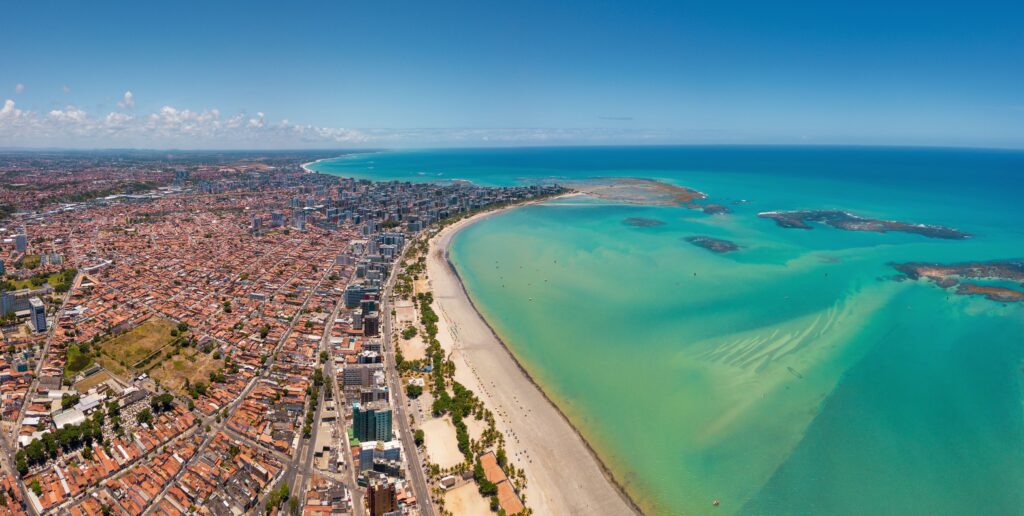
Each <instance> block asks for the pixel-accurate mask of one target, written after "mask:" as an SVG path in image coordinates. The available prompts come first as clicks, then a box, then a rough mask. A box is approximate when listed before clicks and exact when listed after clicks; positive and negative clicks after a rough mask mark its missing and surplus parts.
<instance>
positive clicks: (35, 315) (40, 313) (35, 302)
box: [28, 297, 46, 333]
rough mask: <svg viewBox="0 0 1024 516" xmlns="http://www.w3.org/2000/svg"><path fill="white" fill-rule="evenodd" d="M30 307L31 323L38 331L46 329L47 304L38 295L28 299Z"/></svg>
mask: <svg viewBox="0 0 1024 516" xmlns="http://www.w3.org/2000/svg"><path fill="white" fill-rule="evenodd" d="M28 306H29V309H30V310H31V311H32V313H31V316H30V317H29V324H31V325H32V328H33V329H35V330H36V332H38V333H43V332H44V331H46V305H44V304H43V301H42V300H40V299H39V298H38V297H33V298H32V299H29V300H28Z"/></svg>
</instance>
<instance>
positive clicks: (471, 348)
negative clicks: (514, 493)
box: [427, 212, 636, 515]
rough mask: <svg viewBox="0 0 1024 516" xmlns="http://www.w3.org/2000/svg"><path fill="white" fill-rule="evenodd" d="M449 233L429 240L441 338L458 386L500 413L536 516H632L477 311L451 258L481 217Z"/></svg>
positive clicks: (511, 454)
mask: <svg viewBox="0 0 1024 516" xmlns="http://www.w3.org/2000/svg"><path fill="white" fill-rule="evenodd" d="M493 213H495V212H490V213H485V214H480V215H477V216H474V217H471V218H469V219H465V220H462V221H460V222H458V223H455V224H453V225H451V226H448V227H446V228H445V229H443V230H442V231H441V232H440V233H438V235H437V236H435V237H434V238H433V239H432V240H431V242H430V250H429V254H428V259H427V274H428V276H429V278H430V284H431V289H432V290H433V294H434V309H435V311H436V312H437V313H438V316H439V317H440V322H439V323H438V336H437V337H438V340H439V341H440V342H441V345H442V346H443V347H444V348H445V350H446V351H448V352H450V353H451V358H452V360H453V361H454V362H455V367H456V373H455V380H456V381H458V382H460V383H462V384H463V385H465V386H467V387H469V388H470V389H472V390H473V392H475V393H476V394H477V396H479V397H480V398H481V399H482V400H483V402H484V403H485V404H486V406H487V407H488V408H490V409H491V411H492V412H494V414H495V419H496V425H497V429H498V431H500V432H501V433H502V434H503V435H504V436H505V442H506V447H507V452H508V455H509V459H510V461H511V462H512V463H513V464H515V466H516V467H517V468H521V469H523V470H524V471H525V474H526V478H527V489H526V491H525V493H526V503H527V505H528V506H530V507H532V508H533V510H534V513H535V514H587V515H592V514H615V515H620V514H632V513H635V512H636V511H635V509H634V508H633V506H632V505H631V504H630V503H629V501H628V500H627V499H626V498H625V496H624V495H623V494H622V493H621V492H620V491H619V489H618V488H617V487H616V486H615V485H614V484H613V483H612V481H611V480H610V479H609V477H608V476H607V475H606V474H605V471H604V469H603V468H602V465H601V464H600V462H599V461H598V460H597V458H596V457H595V456H594V455H593V453H592V452H591V451H590V449H589V448H588V447H587V445H586V443H585V442H584V441H583V439H582V438H581V437H580V435H579V434H578V433H577V432H576V431H575V429H573V427H572V426H571V425H570V424H569V422H568V421H567V420H566V419H565V417H563V416H562V414H561V413H560V412H559V411H558V409H557V408H555V406H554V405H553V404H552V403H551V402H550V401H549V400H548V399H547V398H546V397H545V396H544V394H543V393H542V392H541V391H540V389H539V388H538V387H537V385H536V384H534V383H533V381H532V380H531V379H530V378H529V377H528V376H527V374H526V373H525V372H524V371H523V370H522V369H521V368H520V367H519V364H518V363H517V362H516V360H515V359H514V358H513V357H512V355H511V354H510V353H509V352H508V350H506V349H505V347H504V345H503V344H502V342H501V341H500V340H499V339H498V338H497V337H496V336H495V335H494V332H492V331H491V328H490V327H489V326H488V325H487V323H486V322H485V321H484V320H483V318H482V317H481V316H480V314H479V313H478V312H477V311H476V309H475V308H474V307H473V305H472V303H471V302H470V300H469V298H468V297H467V295H466V293H465V290H463V287H462V284H461V282H460V281H459V278H458V275H457V274H456V273H455V272H454V271H453V270H452V269H451V267H450V266H449V264H448V260H447V249H448V247H449V244H450V242H451V239H452V236H453V235H455V234H456V233H457V232H458V231H459V230H460V229H462V228H464V227H466V226H467V225H468V224H471V223H473V222H475V221H477V220H479V219H480V218H482V217H486V216H488V215H490V214H493Z"/></svg>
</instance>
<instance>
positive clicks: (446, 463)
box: [422, 416, 466, 514]
mask: <svg viewBox="0 0 1024 516" xmlns="http://www.w3.org/2000/svg"><path fill="white" fill-rule="evenodd" d="M422 429H423V442H424V445H425V446H426V447H427V455H428V456H429V457H430V462H433V463H434V464H437V465H438V466H440V467H441V468H450V467H453V466H457V465H458V464H459V463H461V462H462V461H464V460H466V459H465V457H463V456H462V453H461V452H459V442H458V439H456V437H455V425H453V424H452V421H451V419H450V418H449V417H448V416H445V417H440V418H435V419H431V420H430V421H427V422H426V423H424V424H423V426H422ZM456 514H460V513H456Z"/></svg>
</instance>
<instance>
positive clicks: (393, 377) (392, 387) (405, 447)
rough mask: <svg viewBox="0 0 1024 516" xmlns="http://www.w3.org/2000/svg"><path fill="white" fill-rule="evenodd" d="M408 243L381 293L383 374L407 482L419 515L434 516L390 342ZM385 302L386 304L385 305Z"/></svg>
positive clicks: (393, 348)
mask: <svg viewBox="0 0 1024 516" xmlns="http://www.w3.org/2000/svg"><path fill="white" fill-rule="evenodd" d="M408 248H409V244H406V247H405V249H403V250H402V253H401V254H400V255H399V257H398V259H397V260H395V265H394V267H392V268H391V274H390V275H389V276H388V282H387V284H386V285H385V287H384V292H382V293H381V303H382V306H381V315H383V316H384V327H383V328H382V329H381V334H382V339H383V340H382V343H383V345H384V371H385V372H386V375H385V376H386V377H387V382H388V390H389V391H391V401H392V405H393V407H394V413H393V414H392V418H391V419H392V422H393V423H397V424H398V432H399V435H400V436H401V440H402V451H403V453H404V454H405V460H406V463H408V465H409V480H410V481H411V483H412V488H413V492H414V493H415V494H416V504H417V505H418V506H419V509H420V514H421V515H422V516H434V504H433V503H432V502H431V500H430V488H429V487H428V486H427V480H426V478H425V476H424V475H423V464H422V462H421V461H420V454H419V450H417V449H416V441H415V440H414V439H413V435H412V430H411V429H410V428H409V415H408V413H407V412H406V406H407V405H406V403H407V402H406V398H405V391H403V390H402V382H401V381H400V379H399V377H398V367H396V365H395V347H394V342H392V341H391V319H392V317H391V293H392V291H393V289H394V286H395V279H396V278H397V277H398V268H399V264H401V263H402V260H403V259H404V258H405V252H406V250H408ZM384 303H386V305H385V304H384Z"/></svg>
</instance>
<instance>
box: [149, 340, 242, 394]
mask: <svg viewBox="0 0 1024 516" xmlns="http://www.w3.org/2000/svg"><path fill="white" fill-rule="evenodd" d="M223 365H224V360H214V359H213V356H212V355H208V354H206V353H203V352H201V351H197V350H195V349H193V348H182V350H181V353H178V354H177V355H174V356H173V357H171V358H169V359H165V360H163V361H162V362H160V364H158V365H157V366H156V367H154V368H153V369H151V370H150V371H149V376H151V377H152V378H153V379H154V380H156V381H158V382H160V385H162V386H164V387H165V388H167V389H170V390H171V391H174V393H175V394H177V395H180V396H184V395H186V394H187V392H186V390H185V379H188V381H189V382H190V383H192V384H194V383H196V382H197V381H203V382H205V383H207V384H209V383H210V380H209V377H210V373H212V372H214V371H216V370H218V369H220V368H221V367H222V366H223Z"/></svg>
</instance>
